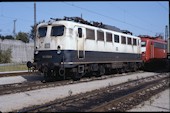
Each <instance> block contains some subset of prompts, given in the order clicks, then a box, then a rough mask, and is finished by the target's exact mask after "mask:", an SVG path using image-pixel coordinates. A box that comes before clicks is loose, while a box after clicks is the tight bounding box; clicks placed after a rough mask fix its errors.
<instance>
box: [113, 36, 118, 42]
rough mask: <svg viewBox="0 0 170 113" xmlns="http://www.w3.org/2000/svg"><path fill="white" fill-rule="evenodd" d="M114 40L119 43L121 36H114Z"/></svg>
mask: <svg viewBox="0 0 170 113" xmlns="http://www.w3.org/2000/svg"><path fill="white" fill-rule="evenodd" d="M114 40H115V42H116V43H119V35H114Z"/></svg>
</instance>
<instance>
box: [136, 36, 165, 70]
mask: <svg viewBox="0 0 170 113" xmlns="http://www.w3.org/2000/svg"><path fill="white" fill-rule="evenodd" d="M139 37H140V38H141V52H142V60H143V62H144V63H145V68H152V69H158V68H160V67H164V66H165V65H166V57H167V42H166V41H165V40H163V39H162V38H160V37H159V36H158V37H150V36H147V35H143V36H139Z"/></svg>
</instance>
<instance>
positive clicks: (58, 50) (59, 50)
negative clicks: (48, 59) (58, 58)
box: [57, 46, 61, 54]
mask: <svg viewBox="0 0 170 113" xmlns="http://www.w3.org/2000/svg"><path fill="white" fill-rule="evenodd" d="M60 53H61V47H60V46H57V54H60Z"/></svg>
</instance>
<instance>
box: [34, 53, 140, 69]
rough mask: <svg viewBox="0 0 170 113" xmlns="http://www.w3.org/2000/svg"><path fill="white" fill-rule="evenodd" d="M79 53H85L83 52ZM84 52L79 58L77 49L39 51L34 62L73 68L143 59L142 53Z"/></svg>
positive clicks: (39, 64) (38, 64)
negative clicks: (81, 65) (82, 65)
mask: <svg viewBox="0 0 170 113" xmlns="http://www.w3.org/2000/svg"><path fill="white" fill-rule="evenodd" d="M79 53H80V54H83V52H82V53H81V52H79ZM84 53H85V54H83V58H78V51H76V50H61V53H60V54H58V53H57V50H48V51H47V50H46V51H39V52H38V54H35V55H34V62H35V63H36V64H37V66H38V67H40V66H41V65H49V66H53V65H55V66H58V67H61V66H63V67H65V68H72V67H75V66H77V65H79V64H89V63H112V62H141V61H142V60H141V54H132V53H116V52H98V51H85V52H84Z"/></svg>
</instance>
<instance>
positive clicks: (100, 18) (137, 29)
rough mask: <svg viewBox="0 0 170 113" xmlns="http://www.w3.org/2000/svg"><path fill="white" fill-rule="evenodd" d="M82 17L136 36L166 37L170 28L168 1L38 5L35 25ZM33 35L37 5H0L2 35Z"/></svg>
mask: <svg viewBox="0 0 170 113" xmlns="http://www.w3.org/2000/svg"><path fill="white" fill-rule="evenodd" d="M81 14H82V17H83V19H84V20H87V21H97V22H102V23H104V24H108V25H112V26H116V27H118V28H120V29H121V30H129V31H131V32H132V33H133V34H134V35H135V36H138V35H150V36H155V35H156V34H163V35H164V34H165V26H166V25H168V26H169V2H168V1H150V2H148V1H127V2H126V1H107V2H105V1H93V2H90V1H83V2H81V1H66V2H54V1H53V2H36V21H37V22H40V21H43V20H45V21H49V20H50V18H64V16H67V17H75V16H76V17H81ZM15 19H16V33H18V32H26V33H29V32H30V31H31V26H32V25H34V2H0V35H5V36H6V35H13V29H14V20H15Z"/></svg>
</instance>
